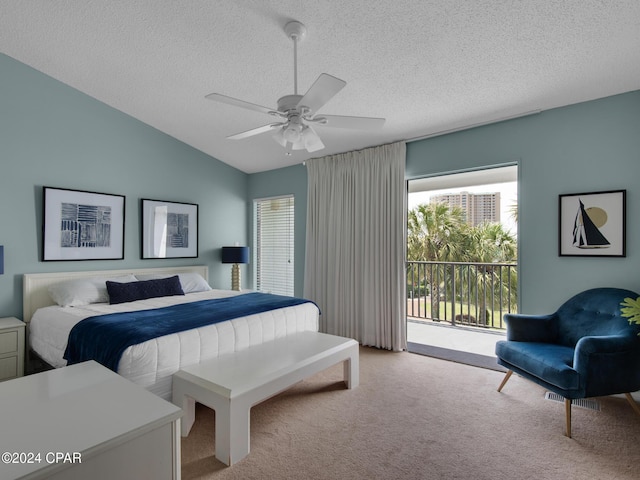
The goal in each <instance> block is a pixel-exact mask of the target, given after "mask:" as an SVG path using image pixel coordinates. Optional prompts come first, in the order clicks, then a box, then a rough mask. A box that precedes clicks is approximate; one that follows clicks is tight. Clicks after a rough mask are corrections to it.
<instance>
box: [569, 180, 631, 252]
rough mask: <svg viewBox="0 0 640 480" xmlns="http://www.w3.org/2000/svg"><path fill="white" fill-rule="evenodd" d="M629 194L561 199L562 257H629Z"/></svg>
mask: <svg viewBox="0 0 640 480" xmlns="http://www.w3.org/2000/svg"><path fill="white" fill-rule="evenodd" d="M626 194H627V191H626V190H615V191H607V192H589V193H572V194H568V195H560V202H559V208H560V212H559V220H560V226H559V229H560V232H559V255H560V256H575V257H586V256H591V257H625V256H626V240H625V237H626V219H625V217H626Z"/></svg>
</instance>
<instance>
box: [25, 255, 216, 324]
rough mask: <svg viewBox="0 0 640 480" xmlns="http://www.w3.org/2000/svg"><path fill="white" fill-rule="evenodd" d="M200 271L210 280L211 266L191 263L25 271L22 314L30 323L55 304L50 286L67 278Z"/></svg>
mask: <svg viewBox="0 0 640 480" xmlns="http://www.w3.org/2000/svg"><path fill="white" fill-rule="evenodd" d="M191 272H193V273H199V274H200V275H202V277H203V278H204V279H205V280H207V281H209V268H208V267H207V266H206V265H191V266H185V267H159V268H128V269H125V270H90V271H86V272H53V273H25V274H24V275H23V282H22V294H23V299H22V315H23V321H25V322H27V323H29V322H30V321H31V317H32V315H33V313H34V312H35V311H36V310H37V309H38V308H42V307H47V306H49V305H54V302H53V300H52V299H51V296H50V295H49V286H50V285H52V284H55V283H58V282H63V281H66V280H76V279H79V278H90V277H119V276H122V275H129V274H131V275H145V274H162V275H165V274H166V275H175V274H178V273H191Z"/></svg>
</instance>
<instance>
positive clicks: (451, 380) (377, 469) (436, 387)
mask: <svg viewBox="0 0 640 480" xmlns="http://www.w3.org/2000/svg"><path fill="white" fill-rule="evenodd" d="M502 378H503V374H502V373H500V372H496V371H493V370H488V369H483V368H476V367H471V366H467V365H462V364H459V363H454V362H448V361H444V360H438V359H434V358H430V357H425V356H421V355H417V354H412V353H407V352H403V353H392V352H388V351H382V350H377V349H373V348H364V347H361V349H360V386H359V387H358V388H356V389H353V390H347V389H346V388H345V387H344V383H343V382H342V366H335V367H332V368H330V369H329V370H326V371H324V372H322V373H320V374H317V375H315V376H313V377H311V378H309V379H308V380H306V381H304V382H301V383H299V384H297V385H295V386H294V387H293V388H291V389H290V390H288V391H286V392H283V393H281V394H280V395H278V396H276V397H273V398H271V399H269V400H267V401H266V402H263V403H261V404H259V405H256V406H255V407H253V409H252V410H251V452H250V453H249V455H248V456H247V457H245V458H244V459H243V460H241V461H240V462H238V463H237V464H235V465H233V466H231V467H226V466H225V465H224V464H222V463H221V462H219V461H218V460H217V459H216V458H215V456H214V421H215V415H214V413H213V411H211V410H210V409H208V408H206V407H203V406H201V405H198V408H197V413H196V415H197V416H196V423H195V425H194V427H193V429H192V431H191V433H190V435H189V436H188V437H186V438H183V439H182V478H183V479H184V480H190V479H221V480H222V479H331V480H334V479H350V480H351V479H367V480H369V479H376V478H384V479H438V480H440V479H442V480H449V479H464V480H467V479H474V480H483V479H492V480H518V479H532V480H533V479H535V480H552V479H562V480H572V479H580V480H588V479H598V480H601V479H619V480H625V479H629V480H631V479H633V480H637V479H638V478H640V416H639V415H638V414H636V413H635V412H634V411H633V410H632V408H631V407H630V406H629V404H628V403H627V401H626V400H625V399H624V398H620V397H606V398H602V399H599V402H600V406H601V411H600V412H597V411H593V410H588V409H584V408H577V407H574V408H573V438H572V439H570V438H567V437H565V436H564V435H563V429H564V405H563V404H562V403H559V402H554V401H551V400H545V398H544V395H545V390H544V389H542V388H541V387H539V386H537V385H534V384H532V383H531V382H528V381H526V380H524V379H522V378H520V377H517V376H516V375H514V376H513V377H512V378H511V380H509V382H508V383H507V385H506V386H505V388H504V389H503V391H502V393H498V392H497V391H496V389H497V387H498V385H499V383H500V381H501V380H502Z"/></svg>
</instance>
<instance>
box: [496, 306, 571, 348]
mask: <svg viewBox="0 0 640 480" xmlns="http://www.w3.org/2000/svg"><path fill="white" fill-rule="evenodd" d="M503 318H504V322H505V324H506V325H507V340H511V341H514V342H540V343H554V342H555V340H556V338H557V336H558V327H557V321H556V316H555V314H553V313H552V314H550V315H523V314H520V313H505V314H504V317H503Z"/></svg>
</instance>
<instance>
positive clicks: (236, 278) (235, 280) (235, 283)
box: [231, 263, 240, 291]
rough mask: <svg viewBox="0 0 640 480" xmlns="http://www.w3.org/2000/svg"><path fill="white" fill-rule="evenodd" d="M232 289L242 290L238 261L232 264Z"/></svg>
mask: <svg viewBox="0 0 640 480" xmlns="http://www.w3.org/2000/svg"><path fill="white" fill-rule="evenodd" d="M231 290H237V291H240V265H238V264H237V263H234V264H233V265H232V266H231Z"/></svg>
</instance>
